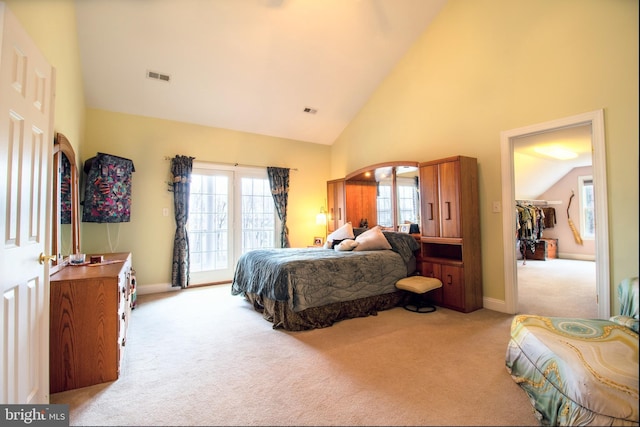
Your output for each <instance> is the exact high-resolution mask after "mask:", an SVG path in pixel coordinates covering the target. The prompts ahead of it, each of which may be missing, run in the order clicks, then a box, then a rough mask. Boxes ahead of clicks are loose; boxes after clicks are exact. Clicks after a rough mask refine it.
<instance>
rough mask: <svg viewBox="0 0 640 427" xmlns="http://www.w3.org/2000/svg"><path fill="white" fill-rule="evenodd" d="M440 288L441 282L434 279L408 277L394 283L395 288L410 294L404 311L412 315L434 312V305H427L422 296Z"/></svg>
mask: <svg viewBox="0 0 640 427" xmlns="http://www.w3.org/2000/svg"><path fill="white" fill-rule="evenodd" d="M441 287H442V282H441V281H440V280H439V279H436V278H435V277H424V276H409V277H405V278H404V279H400V280H398V281H397V282H396V288H398V289H402V290H403V291H407V292H411V294H412V297H411V299H410V301H409V302H408V303H407V304H405V306H404V308H405V310H409V311H413V312H414V313H431V312H433V311H436V307H435V306H434V305H431V304H429V303H428V302H427V301H426V300H425V298H424V295H425V294H426V293H427V292H429V291H432V290H434V289H438V288H441Z"/></svg>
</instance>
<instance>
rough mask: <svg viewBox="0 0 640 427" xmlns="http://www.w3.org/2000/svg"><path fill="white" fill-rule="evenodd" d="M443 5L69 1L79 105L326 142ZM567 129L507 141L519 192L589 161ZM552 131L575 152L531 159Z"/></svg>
mask: <svg viewBox="0 0 640 427" xmlns="http://www.w3.org/2000/svg"><path fill="white" fill-rule="evenodd" d="M445 3H446V0H76V13H77V21H78V39H79V44H80V46H79V47H80V57H81V63H82V69H83V80H84V90H85V97H86V103H87V107H89V108H97V109H104V110H108V111H114V112H121V113H127V114H135V115H141V116H147V117H154V118H161V119H167V120H175V121H180V122H186V123H193V124H199V125H204V126H211V127H217V128H225V129H232V130H238V131H243V132H250V133H256V134H262V135H269V136H275V137H282V138H288V139H293V140H299V141H305V142H312V143H318V144H327V145H331V144H333V142H334V141H335V140H336V138H338V136H339V135H340V133H341V132H342V131H343V129H344V128H345V127H346V126H347V125H348V124H349V122H350V121H351V120H352V119H353V118H354V117H355V115H356V114H357V113H358V111H359V110H360V109H361V108H362V107H363V106H364V104H365V103H366V102H367V100H368V99H369V97H370V96H371V95H372V93H373V92H374V91H375V90H376V88H377V87H378V86H379V85H380V83H381V82H382V81H383V80H384V78H385V77H386V76H387V74H388V73H389V72H390V71H391V70H392V69H393V68H394V66H395V65H396V64H397V62H398V61H399V60H400V59H401V58H402V57H403V55H404V54H405V53H406V52H407V50H408V49H409V48H410V46H411V45H412V44H413V43H414V42H415V41H416V40H417V39H418V37H420V35H421V34H422V33H423V32H424V31H425V29H426V28H427V27H428V25H429V24H430V23H431V22H432V20H433V19H434V17H435V16H436V15H437V14H438V12H439V11H440V10H441V8H442V7H443V6H444V4H445ZM150 73H152V77H151V78H150V77H149V74H150ZM305 110H309V111H308V112H305ZM578 130H579V129H578ZM575 131H576V129H573V130H567V131H565V132H564V134H563V135H561V136H562V138H556V136H558V135H556V134H555V133H554V134H553V135H550V134H543V135H537V136H535V137H531V138H526V139H522V140H520V141H519V142H518V143H517V144H515V145H514V147H515V151H516V153H515V157H516V172H517V181H518V191H519V192H520V193H521V194H527V195H529V194H541V193H542V192H544V191H545V190H546V189H547V188H549V186H550V185H552V184H553V183H555V182H556V181H557V180H558V179H559V178H560V177H562V176H563V175H564V174H566V173H567V172H568V171H570V170H571V168H573V167H576V166H581V165H584V164H590V161H591V140H590V133H588V134H585V133H584V132H582V133H581V134H574V135H573V136H571V135H568V133H570V132H575ZM552 136H553V137H554V139H553V141H554V142H555V143H569V142H570V141H573V142H571V144H573V145H574V148H575V149H576V150H577V151H578V152H579V153H580V157H579V158H577V159H574V160H571V161H556V160H551V159H549V158H548V157H546V158H545V157H543V156H541V155H539V154H537V153H535V152H534V150H533V148H532V147H531V146H532V144H533V143H535V144H537V145H540V144H543V145H544V144H549V143H550V141H551V140H550V139H549V138H551V137H552ZM576 141H581V142H576ZM576 144H578V146H576ZM541 168H545V169H547V170H549V173H547V174H545V175H544V176H543V175H541V174H540V173H539V171H540V170H541Z"/></svg>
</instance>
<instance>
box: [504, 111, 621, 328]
mask: <svg viewBox="0 0 640 427" xmlns="http://www.w3.org/2000/svg"><path fill="white" fill-rule="evenodd" d="M578 126H589V127H590V128H591V139H592V141H591V142H592V146H593V147H592V148H593V155H592V161H593V166H592V168H593V184H594V196H595V201H596V203H595V216H596V219H597V223H598V226H597V227H596V236H595V270H596V271H595V275H596V293H597V302H598V307H597V312H598V317H599V318H608V317H609V316H610V309H611V307H610V297H609V295H610V293H609V292H610V291H609V288H610V285H609V238H608V214H607V191H606V163H605V145H604V117H603V111H602V110H597V111H594V112H590V113H585V114H580V115H576V116H571V117H567V118H563V119H559V120H554V121H550V122H545V123H540V124H536V125H531V126H527V127H523V128H518V129H512V130H509V131H504V132H501V154H502V186H503V188H502V199H503V200H502V206H503V207H504V209H503V248H504V272H505V311H506V312H508V313H511V314H515V313H518V312H519V311H518V277H517V276H518V275H517V264H516V261H517V259H516V258H517V257H516V251H515V250H514V247H515V244H516V239H515V230H516V217H515V215H513V214H512V213H513V212H515V203H516V202H515V201H516V192H515V170H514V148H515V145H516V143H517V140H518V138H523V137H526V136H534V135H542V134H545V133H549V132H553V131H561V130H563V129H568V128H572V127H578Z"/></svg>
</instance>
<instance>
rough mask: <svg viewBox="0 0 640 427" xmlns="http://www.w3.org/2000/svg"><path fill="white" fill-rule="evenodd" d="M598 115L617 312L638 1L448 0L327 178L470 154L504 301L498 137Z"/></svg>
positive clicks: (498, 295) (338, 149)
mask: <svg viewBox="0 0 640 427" xmlns="http://www.w3.org/2000/svg"><path fill="white" fill-rule="evenodd" d="M599 109H604V112H605V132H606V146H607V149H606V157H607V186H608V188H607V191H608V196H609V224H608V226H609V238H610V258H611V278H610V279H611V283H612V295H611V301H612V304H617V297H616V296H615V293H614V292H615V284H617V283H619V282H620V281H621V280H622V279H623V278H625V277H629V276H632V275H637V274H638V2H637V1H630V0H608V1H602V0H562V1H558V0H536V1H530V0H473V1H471V0H449V1H448V2H447V4H446V5H445V7H444V8H443V10H442V11H441V13H440V14H439V15H438V16H437V17H436V19H435V21H434V22H433V24H432V25H431V26H430V27H429V29H428V30H427V31H426V32H425V33H424V34H423V35H422V37H421V38H420V39H419V40H418V41H417V43H416V44H415V45H414V46H413V47H412V48H411V50H410V51H409V52H408V54H407V55H406V56H405V58H404V59H403V60H402V61H401V62H400V64H399V65H398V66H397V67H396V68H395V69H394V71H393V72H392V73H391V74H390V75H389V76H388V78H387V79H386V81H385V82H384V83H383V84H382V85H381V86H380V87H379V88H378V90H377V91H376V93H375V94H374V95H373V96H372V97H371V99H370V100H369V102H368V104H367V105H366V106H365V108H363V109H362V110H361V112H360V113H359V115H358V117H357V118H356V119H355V120H354V121H353V122H352V123H351V124H350V125H349V126H348V127H347V128H346V129H345V131H344V132H343V134H342V135H341V136H340V138H339V139H338V141H337V142H336V143H335V144H334V146H333V149H332V154H331V155H332V159H331V160H332V162H331V164H332V178H335V177H340V176H344V174H345V173H347V172H349V171H351V170H354V169H357V168H358V167H361V166H364V165H366V164H371V163H377V162H380V161H384V160H388V159H389V157H403V158H408V159H411V158H413V159H416V160H419V161H424V160H430V159H437V158H440V157H447V156H451V155H456V154H461V155H467V156H472V157H477V158H478V164H479V174H480V212H481V233H482V257H483V263H482V265H483V276H484V277H483V279H484V296H485V297H489V298H494V299H496V300H504V297H505V283H504V277H503V256H504V254H503V247H502V216H501V215H502V214H497V213H492V211H491V202H492V201H494V200H497V201H499V200H502V194H501V193H502V184H501V167H502V165H501V160H500V132H501V131H505V130H510V129H515V128H519V127H523V126H527V125H532V124H537V123H542V122H546V121H549V120H554V119H559V118H564V117H569V116H573V115H576V114H581V113H585V112H590V111H595V110H599ZM363 146H366V147H367V149H366V150H363V149H362V147H363ZM390 146H393V149H392V150H391V149H390V148H389V147H390ZM612 312H613V311H612Z"/></svg>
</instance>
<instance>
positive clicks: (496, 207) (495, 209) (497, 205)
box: [491, 202, 502, 213]
mask: <svg viewBox="0 0 640 427" xmlns="http://www.w3.org/2000/svg"><path fill="white" fill-rule="evenodd" d="M491 210H492V211H493V213H498V212H501V211H502V203H500V202H493V205H492V207H491Z"/></svg>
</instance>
